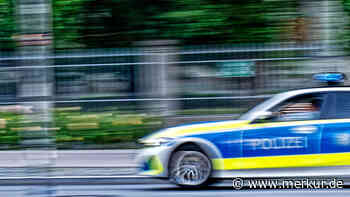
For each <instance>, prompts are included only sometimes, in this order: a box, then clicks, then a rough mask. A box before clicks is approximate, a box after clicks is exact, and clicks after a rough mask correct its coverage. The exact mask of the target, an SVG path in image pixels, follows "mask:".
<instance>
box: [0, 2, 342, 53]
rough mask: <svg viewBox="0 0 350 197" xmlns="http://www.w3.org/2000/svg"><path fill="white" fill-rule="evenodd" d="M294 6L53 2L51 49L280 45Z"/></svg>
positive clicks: (7, 11) (8, 30)
mask: <svg viewBox="0 0 350 197" xmlns="http://www.w3.org/2000/svg"><path fill="white" fill-rule="evenodd" d="M298 1H299V0H152V1H150V0H53V30H54V41H55V43H54V46H55V48H56V49H66V48H101V47H102V48H105V47H119V46H130V44H131V43H132V42H134V41H139V40H153V39H178V40H182V41H183V42H184V44H206V43H232V42H236V43H242V42H270V41H280V40H283V39H290V37H289V36H286V35H288V34H289V32H288V28H286V26H288V25H291V24H290V23H289V22H290V21H293V20H295V18H296V17H297V15H298V8H297V7H298V6H297V3H298ZM344 1H345V2H348V1H349V0H344ZM12 4H13V1H11V0H0V27H1V29H0V50H1V49H5V48H13V47H14V42H13V41H12V39H11V37H12V35H13V33H14V32H15V28H14V22H15V20H14V17H13V16H14V13H13V5H12ZM346 5H349V3H346ZM348 7H349V6H348ZM288 21H289V22H288Z"/></svg>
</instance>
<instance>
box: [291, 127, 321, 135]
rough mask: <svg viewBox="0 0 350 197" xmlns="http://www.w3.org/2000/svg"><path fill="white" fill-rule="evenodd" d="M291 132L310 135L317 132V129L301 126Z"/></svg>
mask: <svg viewBox="0 0 350 197" xmlns="http://www.w3.org/2000/svg"><path fill="white" fill-rule="evenodd" d="M291 130H292V131H293V133H300V134H308V133H314V132H315V131H317V127H315V126H301V127H294V128H292V129H291Z"/></svg>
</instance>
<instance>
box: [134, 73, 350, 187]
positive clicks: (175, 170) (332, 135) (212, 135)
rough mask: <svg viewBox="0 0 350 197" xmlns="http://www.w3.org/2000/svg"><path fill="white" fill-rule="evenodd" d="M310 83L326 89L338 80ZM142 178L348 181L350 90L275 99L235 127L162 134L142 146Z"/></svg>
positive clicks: (328, 76)
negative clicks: (322, 84) (335, 178)
mask: <svg viewBox="0 0 350 197" xmlns="http://www.w3.org/2000/svg"><path fill="white" fill-rule="evenodd" d="M314 78H315V79H317V80H320V81H324V82H328V83H329V84H332V83H336V82H340V81H343V80H344V78H345V75H344V74H342V73H322V74H316V75H314ZM140 142H142V143H143V144H145V145H146V146H148V148H145V149H143V151H142V153H141V154H140V155H139V157H138V161H139V162H140V165H141V172H140V173H141V174H142V175H150V176H153V177H158V178H169V180H170V181H172V182H173V183H175V184H178V185H181V186H186V187H199V186H203V185H206V184H208V183H209V182H211V180H212V179H214V178H215V179H216V178H231V177H242V178H249V177H284V176H286V177H291V176H303V177H305V176H337V175H350V87H342V86H340V87H337V86H333V87H330V86H326V87H319V88H309V89H300V90H293V91H288V92H285V93H280V94H277V95H275V96H273V97H271V98H270V99H268V100H266V101H265V102H263V103H261V104H259V105H257V106H256V107H254V108H253V109H251V110H250V111H248V112H247V113H246V114H244V115H243V116H241V117H240V118H239V119H238V120H232V121H216V122H206V123H195V124H189V125H180V126H176V127H172V128H166V129H163V130H161V131H158V132H156V133H153V134H151V135H149V136H146V137H145V138H142V139H141V140H140Z"/></svg>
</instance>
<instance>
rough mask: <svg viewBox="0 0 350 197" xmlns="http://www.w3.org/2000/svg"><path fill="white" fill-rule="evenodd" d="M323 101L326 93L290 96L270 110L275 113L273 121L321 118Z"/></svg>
mask: <svg viewBox="0 0 350 197" xmlns="http://www.w3.org/2000/svg"><path fill="white" fill-rule="evenodd" d="M323 103H324V94H306V95H301V96H296V97H293V98H290V99H288V100H286V101H284V102H282V103H281V104H279V105H277V106H275V107H274V108H272V109H271V110H270V111H271V112H272V113H273V118H272V119H271V121H273V122H286V121H302V120H319V119H320V118H321V107H322V105H323ZM349 107H350V105H349ZM349 109H350V108H349ZM349 112H350V110H349Z"/></svg>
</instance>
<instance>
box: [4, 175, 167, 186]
mask: <svg viewBox="0 0 350 197" xmlns="http://www.w3.org/2000/svg"><path fill="white" fill-rule="evenodd" d="M168 183H169V182H168V181H167V180H163V179H156V178H150V177H145V176H56V177H1V178H0V185H2V186H5V185H86V184H91V185H126V184H168Z"/></svg>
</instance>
